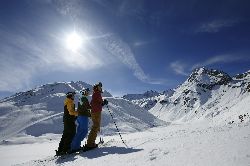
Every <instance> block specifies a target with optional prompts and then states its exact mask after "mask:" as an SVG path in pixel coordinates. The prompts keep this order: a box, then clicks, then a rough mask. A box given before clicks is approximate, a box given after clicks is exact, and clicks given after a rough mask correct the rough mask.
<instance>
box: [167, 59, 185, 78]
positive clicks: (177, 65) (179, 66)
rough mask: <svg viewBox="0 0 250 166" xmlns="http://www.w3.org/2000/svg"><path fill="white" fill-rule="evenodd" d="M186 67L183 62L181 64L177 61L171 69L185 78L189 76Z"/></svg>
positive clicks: (171, 65) (172, 64)
mask: <svg viewBox="0 0 250 166" xmlns="http://www.w3.org/2000/svg"><path fill="white" fill-rule="evenodd" d="M186 67H187V65H186V64H184V63H182V62H179V61H175V62H172V63H171V64H170V68H171V69H172V70H173V71H174V72H175V73H176V74H179V75H183V76H188V75H189V74H188V73H187V72H186Z"/></svg>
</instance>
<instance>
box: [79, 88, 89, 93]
mask: <svg viewBox="0 0 250 166" xmlns="http://www.w3.org/2000/svg"><path fill="white" fill-rule="evenodd" d="M89 91H90V89H89V88H85V89H83V90H81V92H82V93H85V92H89Z"/></svg>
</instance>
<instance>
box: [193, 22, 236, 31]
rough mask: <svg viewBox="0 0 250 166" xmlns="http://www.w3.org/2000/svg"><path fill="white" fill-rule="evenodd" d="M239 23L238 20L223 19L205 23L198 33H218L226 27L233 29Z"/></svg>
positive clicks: (198, 29)
mask: <svg viewBox="0 0 250 166" xmlns="http://www.w3.org/2000/svg"><path fill="white" fill-rule="evenodd" d="M238 22H239V21H238V20H236V19H224V20H223V19H221V20H213V21H210V22H207V23H203V24H202V25H200V26H199V27H198V28H197V29H196V33H199V32H207V33H217V32H219V31H220V30H221V29H223V28H225V27H232V26H234V25H235V24H237V23H238Z"/></svg>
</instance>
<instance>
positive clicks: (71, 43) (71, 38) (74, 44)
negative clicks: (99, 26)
mask: <svg viewBox="0 0 250 166" xmlns="http://www.w3.org/2000/svg"><path fill="white" fill-rule="evenodd" d="M82 43H83V40H82V37H81V36H80V35H79V34H77V33H76V32H72V33H70V34H69V35H68V36H67V38H66V46H67V48H68V49H70V50H71V51H73V52H76V51H77V50H79V49H80V48H81V46H82Z"/></svg>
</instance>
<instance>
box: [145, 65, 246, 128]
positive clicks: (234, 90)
mask: <svg viewBox="0 0 250 166" xmlns="http://www.w3.org/2000/svg"><path fill="white" fill-rule="evenodd" d="M249 108H250V72H246V73H243V74H239V75H237V76H236V77H233V78H231V77H230V76H229V75H228V74H226V73H224V72H222V71H217V70H209V69H205V68H200V69H196V70H194V71H193V73H192V74H191V75H190V77H189V78H188V79H187V80H186V81H185V82H184V83H183V84H181V85H180V86H179V87H177V88H176V89H175V90H174V93H173V94H172V95H171V96H170V97H168V98H165V99H164V100H162V101H160V102H157V103H156V104H155V106H154V107H153V108H151V109H150V110H149V111H150V112H151V113H153V114H154V115H155V116H157V117H158V118H160V119H162V120H165V121H181V122H190V121H196V120H203V119H205V120H208V121H210V122H212V123H214V125H224V124H231V123H239V122H241V121H249V120H250V110H249Z"/></svg>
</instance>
